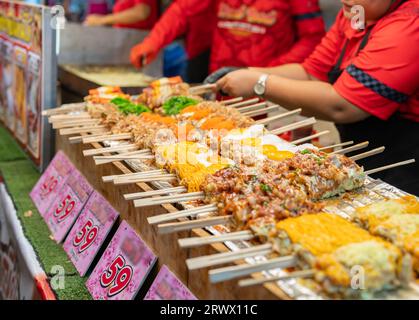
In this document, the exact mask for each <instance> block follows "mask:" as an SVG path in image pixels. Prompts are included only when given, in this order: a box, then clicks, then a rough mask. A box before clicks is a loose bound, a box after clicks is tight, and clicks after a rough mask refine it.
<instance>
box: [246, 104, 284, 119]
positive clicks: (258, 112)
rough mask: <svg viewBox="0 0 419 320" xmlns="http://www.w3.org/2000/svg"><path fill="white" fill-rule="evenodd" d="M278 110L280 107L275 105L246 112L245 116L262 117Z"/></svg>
mask: <svg viewBox="0 0 419 320" xmlns="http://www.w3.org/2000/svg"><path fill="white" fill-rule="evenodd" d="M278 108H279V106H278V105H273V106H270V107H267V108H263V109H259V110H254V111H248V112H244V113H243V115H245V116H246V117H256V116H261V115H264V114H268V113H269V112H273V111H276V110H278Z"/></svg>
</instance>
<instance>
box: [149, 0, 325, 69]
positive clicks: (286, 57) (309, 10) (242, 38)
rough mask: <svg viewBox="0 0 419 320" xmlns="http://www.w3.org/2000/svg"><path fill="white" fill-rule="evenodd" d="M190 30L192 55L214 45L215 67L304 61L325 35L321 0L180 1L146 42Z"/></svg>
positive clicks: (158, 41) (157, 44)
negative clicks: (319, 2)
mask: <svg viewBox="0 0 419 320" xmlns="http://www.w3.org/2000/svg"><path fill="white" fill-rule="evenodd" d="M184 33H187V34H188V36H187V39H186V40H187V41H186V47H187V52H188V55H189V57H190V58H193V57H195V56H197V55H198V54H200V53H202V52H203V51H204V50H205V49H207V48H208V47H209V46H211V61H210V71H215V70H217V69H219V68H221V67H225V66H239V67H243V66H255V67H257V66H260V67H261V66H275V65H280V64H285V63H293V62H299V63H300V62H302V61H304V59H305V58H306V57H308V56H309V55H310V53H311V52H312V51H313V50H314V48H315V46H316V45H317V44H318V43H319V42H320V40H321V38H322V37H323V36H324V23H323V18H322V15H321V12H320V7H319V4H318V0H275V1H273V0H176V1H173V3H172V5H171V6H170V7H169V8H168V9H167V10H166V12H165V13H164V15H163V16H162V18H161V19H160V20H159V21H158V23H157V24H156V26H155V27H154V28H153V30H152V32H151V33H150V35H149V36H148V37H147V38H146V40H145V41H144V43H145V44H150V45H151V46H153V47H155V48H158V49H161V48H162V47H163V46H164V45H166V44H168V43H170V42H171V41H173V40H174V39H176V38H177V37H178V36H180V35H182V34H184Z"/></svg>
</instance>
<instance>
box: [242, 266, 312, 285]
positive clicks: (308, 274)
mask: <svg viewBox="0 0 419 320" xmlns="http://www.w3.org/2000/svg"><path fill="white" fill-rule="evenodd" d="M314 274H315V270H313V269H310V270H302V271H293V272H290V273H288V274H286V275H283V276H278V277H269V278H263V279H253V278H249V279H243V280H240V281H239V287H249V286H255V285H261V284H265V283H269V282H277V281H281V280H288V279H298V278H312V277H313V276H314Z"/></svg>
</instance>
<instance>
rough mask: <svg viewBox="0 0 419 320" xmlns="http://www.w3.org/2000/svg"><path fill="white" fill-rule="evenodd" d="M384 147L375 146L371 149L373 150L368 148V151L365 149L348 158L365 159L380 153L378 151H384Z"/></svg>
mask: <svg viewBox="0 0 419 320" xmlns="http://www.w3.org/2000/svg"><path fill="white" fill-rule="evenodd" d="M385 149H386V148H385V147H379V148H376V149H373V150H370V151H367V152H364V153H360V154H357V155H355V156H352V157H349V158H350V159H352V160H353V161H358V160H361V159H365V158H367V157H371V156H374V155H376V154H380V153H382V152H384V150H385Z"/></svg>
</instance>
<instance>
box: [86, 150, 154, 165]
mask: <svg viewBox="0 0 419 320" xmlns="http://www.w3.org/2000/svg"><path fill="white" fill-rule="evenodd" d="M130 156H136V158H135V160H146V159H151V158H152V157H151V151H150V150H148V149H144V150H137V151H130V152H124V153H121V154H115V155H111V156H94V157H93V159H94V160H95V164H96V165H101V164H106V163H111V162H115V161H124V160H132V159H127V158H128V157H130Z"/></svg>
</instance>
